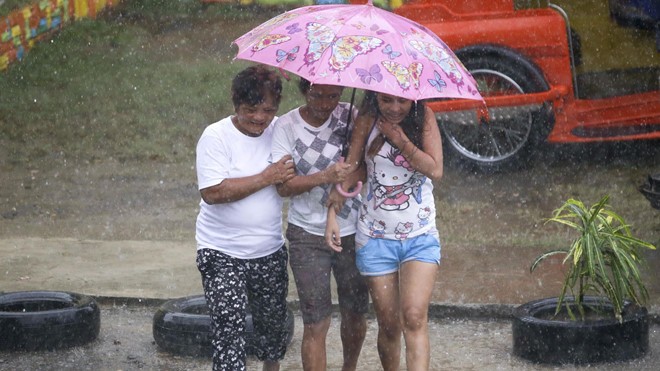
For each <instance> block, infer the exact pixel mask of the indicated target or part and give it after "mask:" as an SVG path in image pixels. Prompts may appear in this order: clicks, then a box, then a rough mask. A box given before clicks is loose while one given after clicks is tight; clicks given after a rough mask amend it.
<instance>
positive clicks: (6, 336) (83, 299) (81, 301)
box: [0, 291, 101, 351]
mask: <svg viewBox="0 0 660 371" xmlns="http://www.w3.org/2000/svg"><path fill="white" fill-rule="evenodd" d="M100 328H101V312H100V310H99V307H98V305H97V303H96V301H95V300H94V299H92V298H91V297H89V296H85V295H81V294H76V293H73V292H58V291H20V292H11V293H3V294H1V295H0V350H29V351H32V350H53V349H60V348H67V347H73V346H79V345H84V344H87V343H89V342H91V341H93V340H95V339H96V338H97V336H98V334H99V331H100Z"/></svg>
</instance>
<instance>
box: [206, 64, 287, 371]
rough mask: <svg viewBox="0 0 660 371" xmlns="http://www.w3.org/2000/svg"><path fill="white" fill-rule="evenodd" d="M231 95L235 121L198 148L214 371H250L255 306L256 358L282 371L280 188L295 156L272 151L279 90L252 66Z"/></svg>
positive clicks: (210, 132) (213, 129)
mask: <svg viewBox="0 0 660 371" xmlns="http://www.w3.org/2000/svg"><path fill="white" fill-rule="evenodd" d="M231 93H232V101H233V104H234V110H235V114H234V115H231V116H228V117H226V118H224V119H222V120H220V121H218V122H216V123H214V124H211V125H209V126H208V127H207V128H206V129H205V130H204V132H203V134H202V136H201V138H200V139H199V142H198V143H197V178H198V183H199V190H200V193H201V197H202V201H201V202H200V210H199V215H198V216H197V224H196V239H197V267H198V268H199V271H200V273H201V275H202V284H203V286H204V294H205V297H206V302H207V304H208V306H209V311H210V315H211V329H212V344H213V369H214V370H232V371H235V370H245V368H246V365H245V362H246V353H245V349H244V348H245V340H244V338H243V333H244V328H245V315H246V308H247V306H248V305H250V309H251V312H252V317H253V321H254V329H255V333H256V338H257V339H260V343H259V346H258V347H257V348H258V349H257V354H256V356H257V358H259V360H261V361H263V362H264V364H263V369H264V370H278V369H279V361H280V360H281V359H282V358H284V353H285V351H286V345H287V344H286V337H287V329H286V316H287V303H286V296H287V293H288V282H289V280H288V273H287V259H288V253H287V250H286V247H285V245H284V237H283V236H282V199H281V197H280V196H279V195H278V194H277V190H276V188H275V185H277V184H281V183H284V182H286V181H287V180H289V179H291V178H292V177H293V176H294V168H293V164H292V163H291V161H290V160H291V157H290V156H284V157H282V158H280V159H276V161H273V159H272V157H271V152H270V150H271V141H272V133H273V126H272V123H273V122H274V119H275V114H276V113H277V110H278V107H279V103H280V99H281V93H282V83H281V80H280V78H279V76H278V75H277V74H276V73H275V72H274V71H272V70H269V69H267V68H265V67H263V66H254V67H249V68H247V69H245V70H243V71H241V72H240V73H238V75H236V77H235V78H234V80H233V81H232V86H231ZM248 298H249V300H248Z"/></svg>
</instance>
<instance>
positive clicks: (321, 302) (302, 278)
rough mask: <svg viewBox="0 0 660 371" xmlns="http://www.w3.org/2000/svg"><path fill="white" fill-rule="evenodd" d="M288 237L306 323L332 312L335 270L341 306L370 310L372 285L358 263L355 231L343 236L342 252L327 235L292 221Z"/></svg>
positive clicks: (359, 310)
mask: <svg viewBox="0 0 660 371" xmlns="http://www.w3.org/2000/svg"><path fill="white" fill-rule="evenodd" d="M286 237H287V239H288V240H289V264H290V265H291V270H292V271H293V277H294V279H295V282H296V288H297V289H298V299H299V300H300V311H301V312H302V317H303V323H306V324H310V323H317V322H319V321H321V320H322V319H324V318H326V317H327V316H329V315H330V314H331V313H332V294H331V287H330V272H331V271H332V273H333V275H334V276H335V282H336V283H337V296H338V299H339V307H340V308H342V309H347V310H349V311H352V312H354V313H359V314H364V313H367V311H368V309H369V289H368V287H367V283H366V281H365V279H364V277H362V276H361V275H360V272H358V270H357V267H356V265H355V235H350V236H346V237H342V239H341V246H342V252H341V253H338V252H335V251H333V250H332V249H330V247H328V246H327V245H326V243H325V238H324V237H323V236H316V235H313V234H310V233H308V232H306V231H305V230H304V229H302V228H301V227H299V226H297V225H293V224H291V223H289V225H288V227H287V231H286Z"/></svg>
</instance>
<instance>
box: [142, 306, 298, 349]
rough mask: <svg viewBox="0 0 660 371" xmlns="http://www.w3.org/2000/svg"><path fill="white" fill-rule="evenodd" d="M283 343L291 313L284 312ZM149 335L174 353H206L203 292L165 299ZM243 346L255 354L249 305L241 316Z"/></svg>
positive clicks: (207, 330) (290, 333)
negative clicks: (284, 329)
mask: <svg viewBox="0 0 660 371" xmlns="http://www.w3.org/2000/svg"><path fill="white" fill-rule="evenodd" d="M287 329H288V334H287V344H291V341H292V340H293V331H294V315H293V312H292V311H291V309H289V310H288V315H287ZM152 330H153V336H154V340H156V344H157V345H158V347H160V348H161V349H163V350H165V351H167V352H169V353H173V354H178V355H187V356H198V357H199V356H201V357H210V356H211V355H212V353H213V349H212V347H211V317H210V316H209V310H208V307H207V305H206V299H205V298H204V295H195V296H189V297H185V298H181V299H175V300H170V301H167V302H165V303H164V304H163V305H161V306H160V308H158V310H157V311H156V313H155V314H154V319H153V328H152ZM244 336H245V350H246V353H247V354H248V355H254V354H255V346H256V345H255V344H256V339H255V338H254V326H253V324H252V314H251V313H250V311H249V309H248V312H247V315H246V318H245V334H244Z"/></svg>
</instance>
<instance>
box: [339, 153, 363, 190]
mask: <svg viewBox="0 0 660 371" xmlns="http://www.w3.org/2000/svg"><path fill="white" fill-rule="evenodd" d="M339 162H344V156H341V157H339ZM335 189H337V192H339V194H340V195H342V196H344V197H346V198H353V197H355V196H357V195H358V194H360V191H361V190H362V181H358V182H357V184H356V185H355V189H354V190H353V192H346V191H344V189H343V188H342V187H341V184H340V183H337V184H335Z"/></svg>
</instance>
